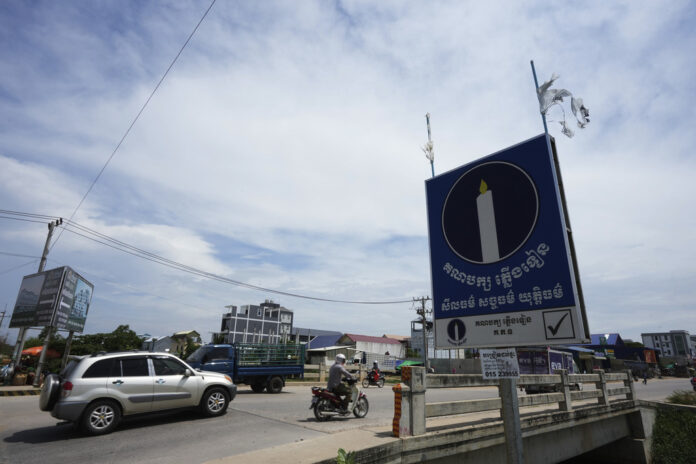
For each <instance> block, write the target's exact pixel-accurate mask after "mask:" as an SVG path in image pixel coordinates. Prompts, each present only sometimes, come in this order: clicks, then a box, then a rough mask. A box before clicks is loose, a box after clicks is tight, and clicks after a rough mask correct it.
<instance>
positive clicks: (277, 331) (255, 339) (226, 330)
mask: <svg viewBox="0 0 696 464" xmlns="http://www.w3.org/2000/svg"><path fill="white" fill-rule="evenodd" d="M225 308H227V310H228V312H227V313H224V314H223V315H222V326H221V328H220V332H219V334H217V335H221V336H222V337H224V338H223V339H224V341H225V343H285V342H288V341H292V336H291V333H292V321H293V312H292V310H290V309H287V308H284V307H283V306H281V305H279V304H278V303H274V302H273V301H272V300H266V301H264V302H263V303H260V304H259V305H258V306H257V305H243V306H240V307H239V308H237V306H233V305H230V306H225Z"/></svg>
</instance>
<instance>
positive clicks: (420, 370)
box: [409, 367, 426, 435]
mask: <svg viewBox="0 0 696 464" xmlns="http://www.w3.org/2000/svg"><path fill="white" fill-rule="evenodd" d="M410 380H411V383H410V385H409V387H410V389H411V392H410V393H411V395H410V396H411V404H410V409H411V433H412V434H413V435H423V434H424V433H425V388H426V385H425V367H412V368H411V379H410Z"/></svg>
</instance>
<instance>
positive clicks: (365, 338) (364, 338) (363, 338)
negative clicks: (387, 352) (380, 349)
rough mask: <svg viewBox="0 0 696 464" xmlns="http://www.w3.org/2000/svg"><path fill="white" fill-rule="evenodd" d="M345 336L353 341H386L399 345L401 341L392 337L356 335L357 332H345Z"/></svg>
mask: <svg viewBox="0 0 696 464" xmlns="http://www.w3.org/2000/svg"><path fill="white" fill-rule="evenodd" d="M345 336H346V337H348V338H350V339H351V340H352V341H354V342H367V343H386V344H389V345H401V342H400V341H399V340H394V339H393V338H386V337H372V336H370V335H358V334H346V335H345Z"/></svg>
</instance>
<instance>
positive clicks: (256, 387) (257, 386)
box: [251, 383, 266, 393]
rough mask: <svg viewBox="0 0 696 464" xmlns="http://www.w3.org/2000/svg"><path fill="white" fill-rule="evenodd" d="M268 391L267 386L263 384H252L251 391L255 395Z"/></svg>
mask: <svg viewBox="0 0 696 464" xmlns="http://www.w3.org/2000/svg"><path fill="white" fill-rule="evenodd" d="M265 389H266V386H265V385H264V384H262V383H252V384H251V390H252V391H253V392H254V393H263V391H264V390H265Z"/></svg>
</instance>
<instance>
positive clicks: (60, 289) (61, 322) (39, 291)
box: [10, 266, 94, 332]
mask: <svg viewBox="0 0 696 464" xmlns="http://www.w3.org/2000/svg"><path fill="white" fill-rule="evenodd" d="M93 291H94V286H93V285H92V284H91V283H89V282H88V281H87V280H85V279H84V278H83V277H82V276H80V275H79V274H78V273H77V272H75V271H74V270H72V269H71V268H70V267H68V266H64V267H59V268H56V269H51V270H49V271H44V272H40V273H37V274H32V275H28V276H25V277H24V279H22V284H21V285H20V288H19V294H18V296H17V302H16V304H15V307H14V311H13V313H12V318H11V319H10V327H44V326H51V325H52V326H53V327H56V328H58V329H65V330H73V331H75V332H82V331H83V330H84V327H85V321H86V320H87V312H88V311H89V305H90V303H91V301H92V293H93Z"/></svg>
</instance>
